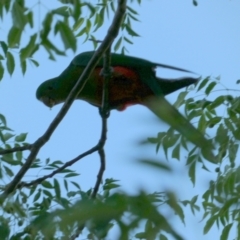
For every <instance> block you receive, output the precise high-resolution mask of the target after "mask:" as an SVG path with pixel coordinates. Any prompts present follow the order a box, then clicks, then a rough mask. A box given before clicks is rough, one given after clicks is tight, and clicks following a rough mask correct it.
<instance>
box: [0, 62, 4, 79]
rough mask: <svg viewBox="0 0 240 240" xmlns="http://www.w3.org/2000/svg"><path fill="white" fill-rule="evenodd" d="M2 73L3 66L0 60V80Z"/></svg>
mask: <svg viewBox="0 0 240 240" xmlns="http://www.w3.org/2000/svg"><path fill="white" fill-rule="evenodd" d="M3 75H4V67H3V65H2V62H1V61H0V80H2V78H3Z"/></svg>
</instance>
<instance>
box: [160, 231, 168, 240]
mask: <svg viewBox="0 0 240 240" xmlns="http://www.w3.org/2000/svg"><path fill="white" fill-rule="evenodd" d="M159 240H168V238H167V237H166V236H165V235H163V234H162V233H161V234H160V237H159Z"/></svg>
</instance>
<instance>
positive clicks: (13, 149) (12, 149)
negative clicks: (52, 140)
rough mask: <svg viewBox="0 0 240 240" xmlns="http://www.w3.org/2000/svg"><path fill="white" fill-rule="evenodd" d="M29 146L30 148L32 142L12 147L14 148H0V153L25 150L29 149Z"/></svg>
mask: <svg viewBox="0 0 240 240" xmlns="http://www.w3.org/2000/svg"><path fill="white" fill-rule="evenodd" d="M31 148H32V144H27V145H25V146H21V147H14V148H10V149H2V150H0V155H4V154H8V153H13V152H22V151H25V150H31Z"/></svg>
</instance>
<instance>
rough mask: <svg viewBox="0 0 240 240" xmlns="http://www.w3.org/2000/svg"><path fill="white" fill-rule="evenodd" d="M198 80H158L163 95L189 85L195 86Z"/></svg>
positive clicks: (189, 78) (187, 78)
mask: <svg viewBox="0 0 240 240" xmlns="http://www.w3.org/2000/svg"><path fill="white" fill-rule="evenodd" d="M199 80H200V78H192V77H183V78H178V79H164V78H158V83H159V86H160V88H161V90H162V92H163V94H164V95H167V94H169V93H172V92H175V91H177V90H179V89H181V88H184V87H187V86H189V85H191V84H196V83H197V82H198V81H199Z"/></svg>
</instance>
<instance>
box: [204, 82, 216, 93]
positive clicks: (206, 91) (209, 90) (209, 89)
mask: <svg viewBox="0 0 240 240" xmlns="http://www.w3.org/2000/svg"><path fill="white" fill-rule="evenodd" d="M216 85H217V83H216V82H211V83H210V84H209V85H208V86H207V88H206V90H205V93H206V95H209V93H210V92H211V91H212V90H213V88H214V87H215V86H216Z"/></svg>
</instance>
